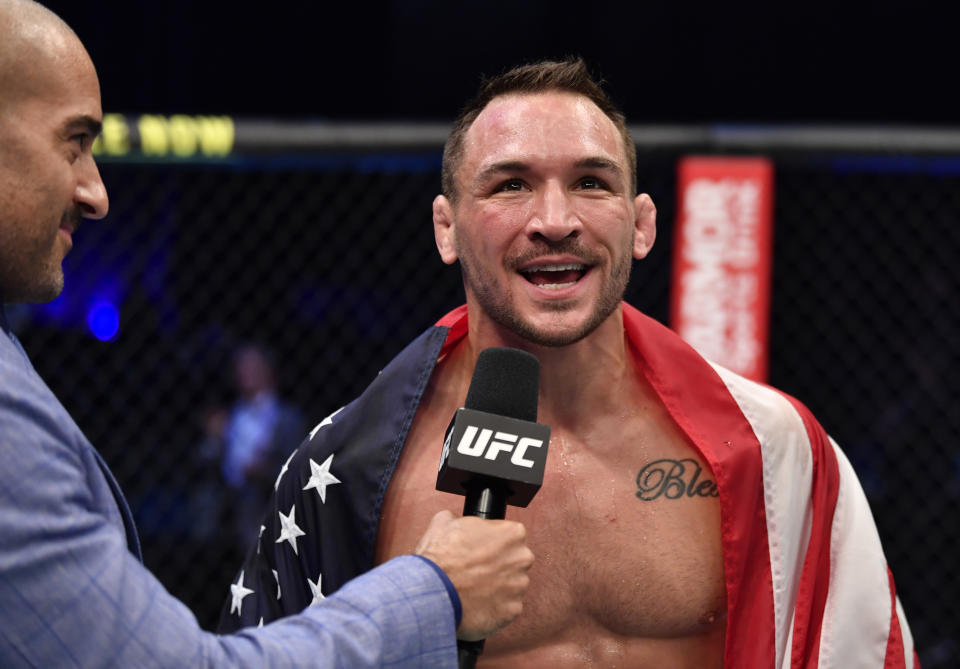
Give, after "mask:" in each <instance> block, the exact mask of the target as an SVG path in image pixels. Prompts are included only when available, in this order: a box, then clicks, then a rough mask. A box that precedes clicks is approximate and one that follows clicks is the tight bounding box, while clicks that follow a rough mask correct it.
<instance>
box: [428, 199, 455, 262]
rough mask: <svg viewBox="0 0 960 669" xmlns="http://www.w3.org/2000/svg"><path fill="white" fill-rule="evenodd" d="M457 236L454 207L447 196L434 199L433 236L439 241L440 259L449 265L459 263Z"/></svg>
mask: <svg viewBox="0 0 960 669" xmlns="http://www.w3.org/2000/svg"><path fill="white" fill-rule="evenodd" d="M455 235H456V229H455V225H454V220H453V205H451V204H450V200H448V199H447V198H446V196H444V195H438V196H437V197H435V198H434V199H433V236H434V238H435V239H436V241H437V250H438V251H439V252H440V259H441V260H443V262H445V263H446V264H448V265H452V264H453V263H455V262H457V248H456V244H455V243H454V241H455Z"/></svg>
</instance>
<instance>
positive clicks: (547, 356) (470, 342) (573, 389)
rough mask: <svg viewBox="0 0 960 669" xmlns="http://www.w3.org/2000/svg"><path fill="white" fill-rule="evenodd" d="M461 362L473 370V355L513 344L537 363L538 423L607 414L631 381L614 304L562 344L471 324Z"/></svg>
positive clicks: (575, 421) (572, 423) (576, 421)
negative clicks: (591, 328) (575, 339)
mask: <svg viewBox="0 0 960 669" xmlns="http://www.w3.org/2000/svg"><path fill="white" fill-rule="evenodd" d="M467 346H468V347H469V348H468V351H463V354H464V355H463V359H464V362H465V363H467V364H468V365H469V366H470V369H471V370H472V368H473V365H475V363H476V359H477V356H478V355H479V354H480V351H482V350H483V349H485V348H489V347H491V346H512V347H514V348H520V349H523V350H525V351H528V352H530V353H532V354H533V355H535V356H536V357H537V359H538V360H539V361H540V401H539V407H538V416H539V418H538V421H539V422H544V423H549V424H551V425H561V424H562V425H564V426H566V427H569V428H571V429H572V428H575V427H576V426H577V425H579V424H580V423H581V422H582V421H587V420H590V418H591V417H595V416H596V415H597V412H600V411H602V412H604V413H606V412H609V411H611V410H612V409H613V410H615V407H616V406H617V405H618V403H619V402H621V401H622V400H623V398H624V397H625V394H626V393H629V392H631V389H633V387H634V386H635V385H636V374H635V371H634V362H633V357H632V354H631V353H630V351H629V347H628V345H627V342H626V339H625V334H624V329H623V314H622V309H621V308H620V307H618V308H617V309H616V311H614V312H613V313H612V314H611V315H610V316H609V317H608V318H607V319H606V320H605V321H604V322H603V323H601V324H600V326H599V327H597V329H596V330H594V331H593V332H591V333H590V334H589V335H587V336H586V337H584V338H583V339H581V340H580V341H578V342H576V343H574V344H570V345H567V346H539V345H536V344H533V343H531V342H530V341H528V340H525V339H523V338H521V337H518V336H517V335H515V334H513V333H512V332H507V331H504V330H503V329H502V328H499V327H495V328H489V327H475V326H474V321H472V320H471V322H470V331H469V336H468V338H467Z"/></svg>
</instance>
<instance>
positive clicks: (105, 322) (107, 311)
mask: <svg viewBox="0 0 960 669" xmlns="http://www.w3.org/2000/svg"><path fill="white" fill-rule="evenodd" d="M87 327H88V328H90V332H91V333H92V334H93V336H94V337H96V338H97V339H99V340H100V341H110V340H111V339H113V338H114V337H116V336H117V332H119V331H120V312H119V311H117V307H116V306H114V304H113V303H112V302H108V301H106V300H101V301H99V302H96V303H95V304H94V305H93V306H92V307H90V310H89V311H88V312H87Z"/></svg>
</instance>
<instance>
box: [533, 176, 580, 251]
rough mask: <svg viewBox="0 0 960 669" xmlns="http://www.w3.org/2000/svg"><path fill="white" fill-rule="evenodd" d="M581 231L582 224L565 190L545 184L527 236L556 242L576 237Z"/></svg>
mask: <svg viewBox="0 0 960 669" xmlns="http://www.w3.org/2000/svg"><path fill="white" fill-rule="evenodd" d="M582 229H583V222H582V221H581V220H580V217H579V215H578V214H577V211H576V209H575V207H574V206H573V202H572V201H571V199H570V193H569V192H568V191H567V189H566V188H565V187H564V186H563V185H562V184H559V183H548V184H546V186H545V187H544V189H543V191H542V193H541V195H540V197H539V198H538V202H537V207H536V210H535V211H534V215H533V216H532V217H531V219H530V223H529V226H528V230H529V234H530V235H531V236H540V237H543V238H544V239H547V240H548V241H552V242H558V241H560V240H562V239H566V238H567V237H571V236H573V237H576V236H577V235H579V234H580V231H581V230H582Z"/></svg>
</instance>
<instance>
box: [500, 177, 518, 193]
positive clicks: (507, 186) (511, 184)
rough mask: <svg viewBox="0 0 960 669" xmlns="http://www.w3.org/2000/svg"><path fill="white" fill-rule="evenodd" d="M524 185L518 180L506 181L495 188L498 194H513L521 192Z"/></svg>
mask: <svg viewBox="0 0 960 669" xmlns="http://www.w3.org/2000/svg"><path fill="white" fill-rule="evenodd" d="M523 188H524V185H523V182H522V181H521V180H520V179H507V180H506V181H504V182H503V183H502V184H500V185H499V186H497V191H498V192H505V193H514V192H517V191H521V190H523Z"/></svg>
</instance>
